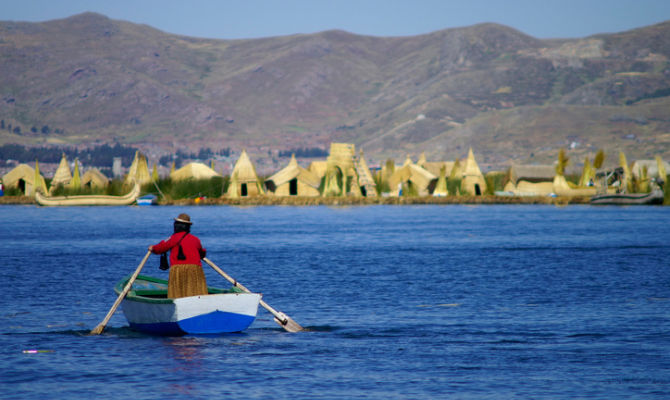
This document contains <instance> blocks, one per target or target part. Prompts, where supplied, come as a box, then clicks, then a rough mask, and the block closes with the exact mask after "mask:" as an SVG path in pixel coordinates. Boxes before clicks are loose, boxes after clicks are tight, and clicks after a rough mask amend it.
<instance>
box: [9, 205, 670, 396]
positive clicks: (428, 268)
mask: <svg viewBox="0 0 670 400" xmlns="http://www.w3.org/2000/svg"><path fill="white" fill-rule="evenodd" d="M181 212H187V213H189V214H190V215H191V219H192V220H193V221H194V226H193V230H192V232H193V233H194V234H196V235H197V236H199V237H200V238H201V240H202V242H203V244H204V246H205V247H206V248H207V250H208V257H209V258H210V259H211V260H212V261H214V262H215V263H216V264H218V265H219V266H220V267H221V268H222V269H223V270H225V271H226V272H227V273H228V274H230V275H231V276H233V277H235V278H236V279H237V280H238V281H240V282H241V283H242V284H244V285H245V286H247V287H248V288H250V289H251V290H255V291H258V292H262V293H263V294H264V299H265V301H266V302H267V303H268V304H270V305H271V306H273V307H274V308H276V309H278V310H281V311H283V312H285V313H286V314H288V315H289V316H291V317H292V318H293V319H294V320H296V321H297V322H298V323H300V324H301V325H303V326H304V327H307V328H308V331H306V332H300V333H293V334H292V333H287V332H285V331H283V330H282V329H281V328H280V327H279V326H278V325H276V324H275V323H274V322H273V320H272V317H271V315H270V314H269V313H267V312H266V311H265V310H263V309H262V308H259V315H258V318H257V320H256V321H255V322H254V323H253V325H252V326H251V327H250V329H248V330H247V331H245V332H243V333H239V334H226V335H217V336H185V337H153V336H147V335H142V334H138V333H135V332H133V331H131V330H129V329H128V328H127V326H128V324H127V321H126V320H125V318H124V317H123V314H122V312H121V310H120V309H119V310H118V311H117V313H116V314H115V315H114V316H113V317H112V319H111V320H110V322H109V324H108V327H107V329H106V330H105V332H104V333H103V334H102V335H99V336H90V335H88V332H89V331H90V330H91V329H92V328H94V327H95V326H96V325H97V324H98V323H100V321H102V319H103V318H104V317H105V315H106V313H107V312H108V311H109V309H110V308H111V306H112V304H113V303H114V301H115V300H116V295H115V293H114V292H113V290H112V288H113V285H114V284H115V283H116V282H117V281H118V280H119V279H121V278H122V277H123V276H125V275H128V274H130V273H132V272H133V271H134V270H135V269H136V268H137V266H138V264H139V262H140V261H141V259H142V257H143V256H144V254H145V253H146V250H147V246H148V245H150V244H154V243H156V242H158V241H159V240H161V239H164V238H166V237H167V236H168V235H169V234H170V232H171V230H172V218H174V217H176V216H177V215H178V214H179V213H181ZM0 217H2V225H1V227H0V254H1V255H2V260H3V263H2V264H3V265H2V269H0V282H2V290H1V291H0V333H1V334H0V358H1V359H2V371H1V372H0V397H1V398H3V399H85V400H90V399H93V398H99V399H126V398H135V399H213V398H222V397H224V396H236V397H241V398H250V399H296V398H298V399H362V398H366V399H420V398H421V399H423V398H431V399H432V398H435V399H443V398H450V399H452V398H453V399H512V398H515V399H578V398H589V399H592V398H598V399H632V398H635V399H641V398H644V399H668V398H670V269H669V268H670V262H669V261H670V223H669V222H670V208H668V207H665V208H663V207H637V208H636V207H629V208H618V207H590V206H568V207H554V206H455V205H454V206H361V207H343V208H336V207H248V208H246V207H227V206H202V207H167V206H166V207H163V206H161V207H119V208H39V207H34V206H2V207H0ZM158 263H159V258H158V256H151V257H150V258H149V262H148V263H147V265H146V266H145V268H144V270H143V273H144V274H148V275H153V276H156V277H163V278H166V277H167V272H163V271H160V270H159V269H158ZM205 270H206V275H207V279H208V283H209V284H210V285H212V286H220V287H228V286H229V285H228V283H227V281H225V280H224V279H223V278H222V277H220V276H219V275H217V274H216V272H214V271H213V270H212V269H210V268H209V267H205ZM24 350H39V351H41V352H39V353H24Z"/></svg>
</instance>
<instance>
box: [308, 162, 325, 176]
mask: <svg viewBox="0 0 670 400" xmlns="http://www.w3.org/2000/svg"><path fill="white" fill-rule="evenodd" d="M327 168H328V161H325V160H320V161H312V162H311V163H309V166H308V167H307V169H308V170H309V172H311V173H313V174H314V175H316V176H317V177H318V178H319V179H323V177H324V176H326V169H327Z"/></svg>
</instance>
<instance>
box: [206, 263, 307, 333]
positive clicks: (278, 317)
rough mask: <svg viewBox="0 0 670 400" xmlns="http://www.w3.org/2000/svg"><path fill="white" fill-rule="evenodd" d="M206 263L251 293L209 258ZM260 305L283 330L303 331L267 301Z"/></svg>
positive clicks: (234, 284)
mask: <svg viewBox="0 0 670 400" xmlns="http://www.w3.org/2000/svg"><path fill="white" fill-rule="evenodd" d="M202 260H203V261H204V262H206V263H207V264H208V265H209V266H210V267H212V268H213V269H214V270H215V271H216V272H218V273H219V274H220V275H221V276H223V277H224V278H226V279H227V280H228V282H230V283H232V284H233V286H235V287H238V288H240V289H242V290H244V291H245V292H248V293H251V291H250V290H249V289H247V288H246V287H244V285H242V284H241V283H239V282H238V281H237V280H236V279H234V278H233V277H232V276H230V275H228V274H227V273H225V272H224V271H223V270H222V269H221V268H219V267H218V266H217V265H216V264H214V263H213V262H212V261H210V260H209V259H208V258H207V257H205V258H203V259H202ZM260 305H261V306H262V307H263V308H265V309H266V310H268V311H269V312H270V314H272V315H273V316H274V317H275V321H276V322H277V323H278V324H279V325H281V326H282V328H284V329H286V330H287V331H289V332H298V331H301V330H302V329H303V328H302V326H300V325H299V324H298V323H297V322H295V321H294V320H292V319H291V318H290V317H289V316H288V315H286V314H284V313H283V312H280V311H277V310H275V309H274V308H272V307H270V305H269V304H268V303H266V302H265V301H263V300H261V301H260Z"/></svg>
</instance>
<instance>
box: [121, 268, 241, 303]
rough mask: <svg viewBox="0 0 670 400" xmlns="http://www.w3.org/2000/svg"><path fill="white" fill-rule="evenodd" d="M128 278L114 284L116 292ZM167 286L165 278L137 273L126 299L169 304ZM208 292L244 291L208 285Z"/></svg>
mask: <svg viewBox="0 0 670 400" xmlns="http://www.w3.org/2000/svg"><path fill="white" fill-rule="evenodd" d="M129 279H130V275H128V276H126V277H125V278H123V279H122V280H120V281H119V282H118V283H117V284H116V286H114V291H115V292H116V294H120V293H121V292H123V289H124V287H125V286H126V283H128V280H129ZM167 287H168V281H167V280H166V279H160V278H154V277H151V276H146V275H138V276H137V278H136V279H135V282H133V286H132V287H131V288H130V290H129V291H128V294H127V295H126V299H127V300H132V301H139V302H143V303H152V304H171V303H173V299H169V298H168V297H167ZM207 292H208V294H221V293H244V291H243V290H242V289H240V288H237V287H231V288H230V289H221V288H215V287H211V286H208V287H207Z"/></svg>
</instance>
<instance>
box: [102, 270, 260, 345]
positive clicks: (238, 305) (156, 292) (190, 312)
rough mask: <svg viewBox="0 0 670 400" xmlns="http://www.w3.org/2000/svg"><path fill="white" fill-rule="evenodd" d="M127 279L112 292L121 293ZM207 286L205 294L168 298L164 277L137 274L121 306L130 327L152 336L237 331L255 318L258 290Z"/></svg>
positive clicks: (258, 297)
mask: <svg viewBox="0 0 670 400" xmlns="http://www.w3.org/2000/svg"><path fill="white" fill-rule="evenodd" d="M129 279H130V276H128V277H126V278H124V279H122V280H121V281H119V282H118V283H117V284H116V286H115V287H114V291H115V292H116V293H117V294H120V293H121V292H123V289H124V287H125V285H126V283H127V282H128V280H129ZM207 289H208V292H209V294H207V295H202V296H191V297H181V298H177V299H169V298H168V297H167V281H166V280H164V279H158V278H152V277H149V276H144V275H139V276H138V277H137V279H136V280H135V282H133V285H132V287H131V289H130V291H129V292H128V294H127V295H126V297H125V298H124V299H123V301H122V302H121V307H122V309H123V314H124V315H125V317H126V319H127V320H128V323H129V324H130V328H131V329H133V330H137V331H141V332H145V333H150V334H156V335H169V336H178V335H186V334H218V333H227V332H240V331H243V330H245V329H247V328H248V327H249V325H251V323H252V322H254V320H255V319H256V313H257V312H258V304H259V302H260V300H261V295H260V294H259V293H248V292H244V291H242V290H241V289H238V288H236V287H233V288H231V289H219V288H213V287H208V288H207Z"/></svg>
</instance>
